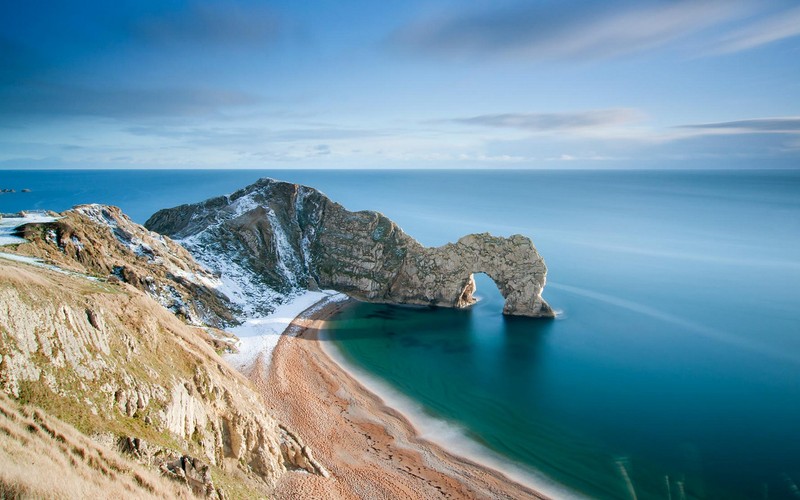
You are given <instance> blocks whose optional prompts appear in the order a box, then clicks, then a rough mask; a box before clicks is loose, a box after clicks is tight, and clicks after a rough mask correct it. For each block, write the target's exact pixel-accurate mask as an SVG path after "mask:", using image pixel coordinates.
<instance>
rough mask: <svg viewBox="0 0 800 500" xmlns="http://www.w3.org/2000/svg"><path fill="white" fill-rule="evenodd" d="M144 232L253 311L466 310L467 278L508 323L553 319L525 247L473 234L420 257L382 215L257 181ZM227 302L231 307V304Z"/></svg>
mask: <svg viewBox="0 0 800 500" xmlns="http://www.w3.org/2000/svg"><path fill="white" fill-rule="evenodd" d="M145 226H146V227H147V228H148V229H150V230H152V231H155V232H158V233H161V234H164V235H167V236H170V237H172V238H175V239H178V240H179V241H180V242H181V243H182V244H183V245H184V246H186V247H187V248H188V249H189V250H190V251H191V252H192V254H193V255H194V256H195V257H197V258H198V260H200V261H201V262H202V263H204V264H205V265H207V266H209V267H210V268H212V269H216V270H217V271H219V272H221V273H222V274H223V275H229V276H237V277H240V278H241V279H240V280H239V281H240V282H243V283H250V284H252V285H253V286H254V288H256V289H259V290H261V291H263V290H264V289H270V290H272V291H274V292H273V294H272V295H270V296H264V295H260V294H258V293H254V292H253V291H249V290H240V291H239V292H240V296H239V297H238V300H240V301H242V302H244V303H249V304H252V308H253V309H255V310H263V309H269V308H270V307H272V306H273V305H274V303H275V302H280V301H281V300H282V299H283V298H284V297H287V296H291V294H292V293H293V292H295V291H296V290H299V289H302V288H306V287H308V288H312V289H313V288H316V287H320V288H331V289H334V290H337V291H340V292H344V293H347V294H348V295H351V296H353V297H355V298H358V299H361V300H367V301H373V302H387V303H399V304H420V305H435V306H446V307H466V306H468V305H470V304H472V303H473V302H474V299H473V297H472V294H473V292H474V291H475V283H474V280H473V278H472V275H473V273H477V272H483V273H486V274H487V275H488V276H489V277H490V278H492V279H493V280H494V281H495V283H497V286H498V288H499V289H500V292H501V293H502V294H503V296H504V297H505V299H506V302H505V306H504V309H503V312H504V313H505V314H509V315H521V316H533V317H553V311H552V309H551V308H550V306H549V305H548V304H547V302H545V301H544V299H543V298H542V289H543V288H544V285H545V280H546V274H547V268H546V266H545V264H544V260H543V259H542V257H541V256H540V255H539V253H538V252H537V251H536V248H535V247H534V246H533V243H532V242H531V240H530V239H529V238H527V237H525V236H521V235H514V236H512V237H510V238H500V237H495V236H491V235H489V234H485V233H484V234H473V235H468V236H465V237H463V238H461V239H460V240H459V241H458V242H456V243H450V244H447V245H444V246H442V247H438V248H426V247H423V246H422V245H420V244H419V243H418V242H417V241H416V240H414V239H413V238H411V237H410V236H408V235H406V234H405V233H404V232H403V231H402V230H401V229H400V228H399V227H398V226H397V225H396V224H395V223H394V222H392V221H391V220H389V219H388V218H387V217H385V216H384V215H382V214H380V213H377V212H371V211H362V212H350V211H348V210H346V209H345V208H344V207H342V206H341V205H339V204H338V203H335V202H333V201H331V200H330V199H328V198H327V197H326V196H325V195H323V194H322V193H320V192H319V191H317V190H315V189H313V188H309V187H305V186H298V185H296V184H289V183H285V182H279V181H275V180H272V179H261V180H259V181H258V182H256V183H254V184H252V185H250V186H248V187H246V188H244V189H241V190H239V191H237V192H235V193H233V194H232V195H230V196H222V197H218V198H212V199H210V200H207V201H204V202H202V203H197V204H193V205H182V206H179V207H176V208H172V209H166V210H161V211H159V212H157V213H156V214H154V215H153V216H152V217H151V218H150V219H149V220H148V221H147V222H146V223H145ZM231 298H232V299H234V301H236V300H237V298H235V297H231Z"/></svg>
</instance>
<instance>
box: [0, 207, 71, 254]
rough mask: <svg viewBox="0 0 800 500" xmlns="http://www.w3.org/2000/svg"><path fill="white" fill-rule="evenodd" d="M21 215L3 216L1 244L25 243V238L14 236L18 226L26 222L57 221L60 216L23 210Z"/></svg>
mask: <svg viewBox="0 0 800 500" xmlns="http://www.w3.org/2000/svg"><path fill="white" fill-rule="evenodd" d="M20 215H21V217H3V218H2V219H0V246H3V245H19V244H21V243H25V238H20V237H19V236H14V234H13V233H14V232H15V231H16V230H17V228H18V227H20V226H24V225H25V224H44V223H47V222H55V221H57V220H58V219H59V217H51V216H49V215H47V214H45V213H43V212H22V213H21V214H20Z"/></svg>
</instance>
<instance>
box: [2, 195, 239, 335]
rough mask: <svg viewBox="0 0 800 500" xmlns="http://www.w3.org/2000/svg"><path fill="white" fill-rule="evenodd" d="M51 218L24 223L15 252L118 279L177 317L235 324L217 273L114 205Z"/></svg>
mask: <svg viewBox="0 0 800 500" xmlns="http://www.w3.org/2000/svg"><path fill="white" fill-rule="evenodd" d="M51 215H53V216H54V217H55V219H56V220H54V221H53V222H44V223H30V224H26V225H23V226H22V227H20V228H19V229H18V231H17V234H18V235H19V236H21V237H22V238H24V240H25V241H26V243H25V244H24V245H20V246H19V247H18V248H17V249H16V252H17V253H19V254H21V255H26V256H30V257H35V258H39V259H42V260H44V261H46V262H48V263H50V264H53V265H56V266H58V267H59V268H62V269H66V270H70V271H74V272H76V273H80V274H87V275H90V276H94V277H97V278H100V279H110V280H111V281H122V282H124V283H128V284H130V285H132V286H134V287H135V288H137V289H139V290H141V291H143V292H145V293H147V294H148V295H150V296H151V297H153V298H154V299H155V300H156V301H158V302H159V303H160V304H161V305H163V306H164V307H166V308H167V309H169V310H171V311H172V312H173V313H175V314H176V315H178V316H179V317H180V318H181V319H183V320H185V321H187V322H188V323H191V324H195V325H210V326H213V327H217V328H222V327H225V326H229V325H231V324H235V323H236V320H235V319H234V315H233V313H234V312H235V310H236V307H235V305H233V304H231V303H230V301H229V300H228V298H227V297H226V296H225V295H224V294H222V293H220V292H219V290H218V289H219V288H221V287H222V286H223V284H222V281H221V280H220V277H219V276H215V275H213V274H211V273H210V272H209V271H208V270H206V269H205V268H204V267H202V266H200V265H198V264H197V263H196V262H195V260H194V259H193V258H192V256H191V255H190V254H189V252H187V251H186V249H185V248H183V247H182V246H180V245H178V244H177V243H175V242H173V241H172V240H170V239H169V238H165V237H164V236H162V235H160V234H157V233H153V232H151V231H148V230H146V229H145V228H144V227H142V226H141V225H139V224H136V223H135V222H133V221H131V220H130V219H129V218H128V217H127V216H126V215H125V214H124V213H122V212H121V211H120V209H119V208H117V207H112V206H106V205H80V206H77V207H75V208H73V209H72V210H67V211H65V212H63V213H61V214H56V213H52V214H51Z"/></svg>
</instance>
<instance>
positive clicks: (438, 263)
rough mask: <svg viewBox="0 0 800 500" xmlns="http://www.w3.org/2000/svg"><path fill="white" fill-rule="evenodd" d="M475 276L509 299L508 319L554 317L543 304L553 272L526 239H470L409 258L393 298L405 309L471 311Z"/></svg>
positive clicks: (481, 236)
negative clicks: (408, 305) (406, 306)
mask: <svg viewBox="0 0 800 500" xmlns="http://www.w3.org/2000/svg"><path fill="white" fill-rule="evenodd" d="M475 273H483V274H486V275H487V276H488V277H489V278H490V279H491V280H492V281H493V282H494V283H495V285H497V289H498V290H499V291H500V294H501V295H502V296H503V298H504V299H505V304H504V306H503V313H504V314H509V315H518V316H534V317H553V311H552V309H551V308H550V306H549V305H548V304H547V302H545V301H544V299H543V298H542V290H543V288H544V285H545V277H546V274H547V267H546V266H545V264H544V260H543V259H542V257H541V256H540V255H539V253H538V252H537V251H536V248H535V247H534V246H533V242H531V240H530V239H529V238H526V237H525V236H522V235H514V236H511V237H510V238H500V237H497V236H492V235H490V234H488V233H482V234H470V235H467V236H464V237H463V238H461V239H460V240H458V242H456V243H448V244H447V245H444V246H441V247H436V248H422V247H421V248H419V250H418V252H413V253H412V252H409V254H408V255H406V260H405V262H404V265H403V266H402V268H401V269H400V272H399V274H398V278H397V280H396V282H395V283H394V285H393V287H392V290H391V297H392V298H393V299H394V300H396V301H398V302H403V303H417V304H426V303H427V304H430V305H437V306H447V307H468V306H470V305H472V304H473V303H474V302H475V299H474V297H473V294H474V292H475V289H476V288H475V280H474V274H475Z"/></svg>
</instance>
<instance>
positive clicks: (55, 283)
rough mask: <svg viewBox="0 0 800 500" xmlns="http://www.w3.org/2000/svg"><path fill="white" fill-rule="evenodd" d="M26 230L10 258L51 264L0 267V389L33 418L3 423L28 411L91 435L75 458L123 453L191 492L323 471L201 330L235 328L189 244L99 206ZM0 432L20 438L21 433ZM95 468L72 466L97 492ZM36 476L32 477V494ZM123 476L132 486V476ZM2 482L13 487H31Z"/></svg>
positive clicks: (0, 262) (256, 487) (240, 491)
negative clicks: (24, 240) (228, 325)
mask: <svg viewBox="0 0 800 500" xmlns="http://www.w3.org/2000/svg"><path fill="white" fill-rule="evenodd" d="M101 217H102V218H101ZM21 232H22V234H23V235H24V236H25V237H27V238H29V239H30V243H23V244H19V245H16V246H12V247H4V248H3V250H4V251H10V252H13V254H15V255H28V256H36V257H39V258H43V259H45V260H46V262H45V263H37V262H19V261H14V260H9V259H8V258H3V259H0V304H2V314H0V387H2V389H3V392H5V393H6V394H8V395H9V396H10V397H11V398H12V399H13V400H15V401H16V402H15V403H14V404H23V405H31V406H30V407H29V408H38V410H37V409H32V410H31V409H28V410H14V409H12V410H8V411H4V415H5V418H7V419H9V418H10V419H12V420H13V419H14V418H17V419H19V418H22V417H13V415H18V414H20V411H22V412H23V413H24V412H28V413H29V414H31V415H35V414H37V413H36V412H39V413H38V414H41V415H44V417H43V418H45V419H58V420H60V421H63V423H64V424H63V425H64V426H67V425H69V426H73V427H74V428H75V429H77V431H78V432H80V433H82V434H83V435H84V436H88V437H90V438H91V442H89V441H88V440H85V439H83V438H79V437H75V439H77V440H78V441H80V443H81V444H80V446H76V448H78V449H84V448H85V449H86V450H89V451H87V453H95V452H94V451H91V450H100V451H97V453H99V454H104V455H103V456H109V457H114V458H113V459H114V460H117V453H119V452H121V453H124V454H125V455H127V457H128V458H129V460H128V462H129V461H130V460H135V461H137V462H139V463H140V464H143V465H144V466H146V467H147V468H149V469H150V470H151V471H159V472H161V473H162V474H163V475H165V476H167V477H173V478H175V479H177V480H179V481H180V482H182V483H183V484H184V485H185V486H184V487H183V489H184V490H185V492H186V494H189V491H190V490H191V491H193V492H194V493H195V494H198V495H201V496H208V497H212V498H216V497H230V498H236V497H240V498H253V497H259V496H265V495H268V494H269V492H270V490H271V488H272V487H273V485H274V484H275V482H276V481H277V480H278V478H279V477H280V476H281V475H283V474H285V473H287V471H292V470H303V471H305V472H309V473H313V474H325V470H324V469H323V468H322V467H321V466H320V465H319V464H317V463H316V462H315V461H314V459H313V458H312V456H311V454H310V450H309V448H307V447H305V446H304V445H303V443H302V441H301V440H300V439H299V438H298V437H297V436H295V435H294V433H293V432H291V431H290V430H289V429H287V428H286V427H284V426H282V425H281V424H280V423H279V422H277V421H276V420H275V419H274V418H272V417H271V416H270V415H269V414H268V413H267V412H266V411H265V410H264V406H263V402H262V400H261V399H260V397H259V396H258V395H257V394H256V393H255V392H254V390H253V388H252V385H251V383H250V382H249V381H248V380H247V379H245V378H244V377H243V376H241V375H240V374H239V373H238V372H236V371H235V370H234V369H232V368H230V367H229V366H228V365H227V363H226V362H225V361H224V360H223V359H222V358H221V357H220V356H219V354H218V352H217V349H222V348H223V347H225V345H227V344H226V343H225V342H224V338H223V337H222V336H221V335H222V334H221V333H220V332H219V331H218V330H215V329H211V328H208V327H206V326H203V325H204V322H203V321H202V320H210V322H217V324H223V323H224V322H225V321H231V318H230V317H229V316H226V315H225V313H224V309H223V308H220V309H217V308H216V305H217V304H224V302H223V301H224V297H220V294H218V293H217V292H215V290H214V288H213V287H212V286H209V285H210V284H211V285H213V284H214V282H213V280H214V276H213V275H210V274H208V273H207V272H205V271H203V270H202V268H201V267H200V266H199V265H197V264H196V263H195V262H194V260H193V259H192V258H191V256H190V255H189V254H188V253H187V252H185V251H184V250H183V249H182V248H180V247H179V246H178V245H176V244H174V243H173V242H171V241H170V240H169V239H168V238H162V237H160V236H158V235H156V234H154V233H150V232H149V231H147V230H145V229H144V228H142V227H141V226H138V225H135V224H133V223H132V222H130V221H129V220H128V219H127V218H126V217H124V216H123V215H122V214H120V213H119V211H118V210H116V209H114V208H110V207H102V206H87V207H79V208H77V209H75V210H72V211H68V212H66V213H64V214H61V218H60V219H59V220H57V221H55V222H48V223H40V224H31V225H28V226H25V227H24V228H23V229H22V231H21ZM17 259H19V258H17ZM23 260H24V259H23ZM119 267H123V269H122V270H120V269H119ZM165 290H166V291H169V294H165V293H164V291H165ZM173 292H174V293H173ZM198 297H199V299H198ZM179 305H182V306H183V307H179ZM212 335H215V336H220V337H219V338H216V339H215V338H213V337H212ZM220 339H222V340H220ZM220 342H222V344H220ZM4 401H5V400H4ZM5 404H6V403H5V402H4V405H5ZM9 404H11V402H9ZM31 412H33V413H31ZM42 412H44V413H42ZM8 415H12V417H8ZM31 418H33V417H31ZM48 421H49V420H48ZM58 425H62V424H58ZM68 433H69V434H70V435H71V436H72V435H74V436H77V434H75V432H73V431H64V432H62V434H64V435H67V434H68ZM5 434H6V437H8V438H9V439H11V441H15V442H17V443H23V445H24V443H25V442H26V441H25V440H24V439H22V438H21V437H14V436H19V432H17V431H13V429H11V430H9V432H6V433H5ZM78 441H76V442H78ZM40 445H41V446H45V447H47V445H46V443H44V444H42V443H40ZM14 446H17V445H9V446H3V447H2V453H3V454H4V455H5V456H4V457H2V462H3V463H4V464H5V463H14V456H16V455H15V452H14V449H15V448H14ZM115 450H116V451H115ZM53 453H55V454H56V455H59V453H60V452H58V451H57V450H54V451H53ZM70 453H72V452H70ZM75 453H80V452H75ZM61 455H63V453H61ZM43 460H45V461H47V460H48V459H46V458H43ZM64 460H65V458H63V457H61V458H58V457H56V458H53V459H52V460H51V461H52V462H53V464H58V463H61V464H62V465H63V461H64ZM89 462H91V463H90V466H89V467H88V468H84V469H85V470H84V469H81V468H80V467H78V468H74V467H68V469H69V470H73V469H74V471H75V474H76V476H75V477H76V478H77V477H78V476H79V475H81V474H83V476H87V477H88V479H86V481H88V482H90V483H92V484H102V481H103V480H102V479H101V476H103V475H105V472H103V467H101V466H99V465H98V466H97V467H94V465H97V464H95V462H97V460H94V459H92V460H89ZM120 463H123V462H120ZM124 463H125V464H127V462H124ZM92 464H94V465H92ZM42 467H44V468H45V469H47V468H49V467H50V465H47V464H43V465H42ZM53 467H55V465H53ZM107 468H108V467H106V469H107ZM122 469H124V470H126V471H127V470H131V471H134V470H138V469H135V468H130V467H129V466H128V465H125V466H124V467H122ZM81 470H83V472H80V471H81ZM92 471H94V472H92ZM42 472H43V471H41V470H39V469H38V468H36V467H32V468H30V470H29V471H28V475H29V476H28V480H29V483H30V484H28V486H30V487H34V486H36V483H37V479H36V478H37V477H38V476H39V475H40V474H41V473H42ZM115 474H120V475H122V476H126V477H127V476H130V477H132V478H134V479H133V480H132V481H133V482H134V483H136V481H138V480H136V479H135V477H136V473H135V472H132V473H130V474H128V473H127V472H126V473H115ZM23 476H24V474H23ZM83 476H81V477H83ZM142 477H144V476H142ZM1 480H2V482H3V485H4V486H3V487H7V488H17V487H18V486H14V485H18V484H20V481H23V480H24V477H22V478H20V477H19V474H17V476H13V477H12V476H2V479H1ZM76 481H79V482H80V481H83V479H76ZM23 482H24V481H23ZM121 484H122V483H121ZM178 484H179V483H178ZM26 487H27V486H26ZM14 491H16V490H14ZM31 491H34V490H31ZM36 491H38V490H36ZM153 491H154V492H156V493H154V494H155V495H156V496H163V495H161V494H160V493H158V492H157V491H158V490H156V489H154V490H153Z"/></svg>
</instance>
